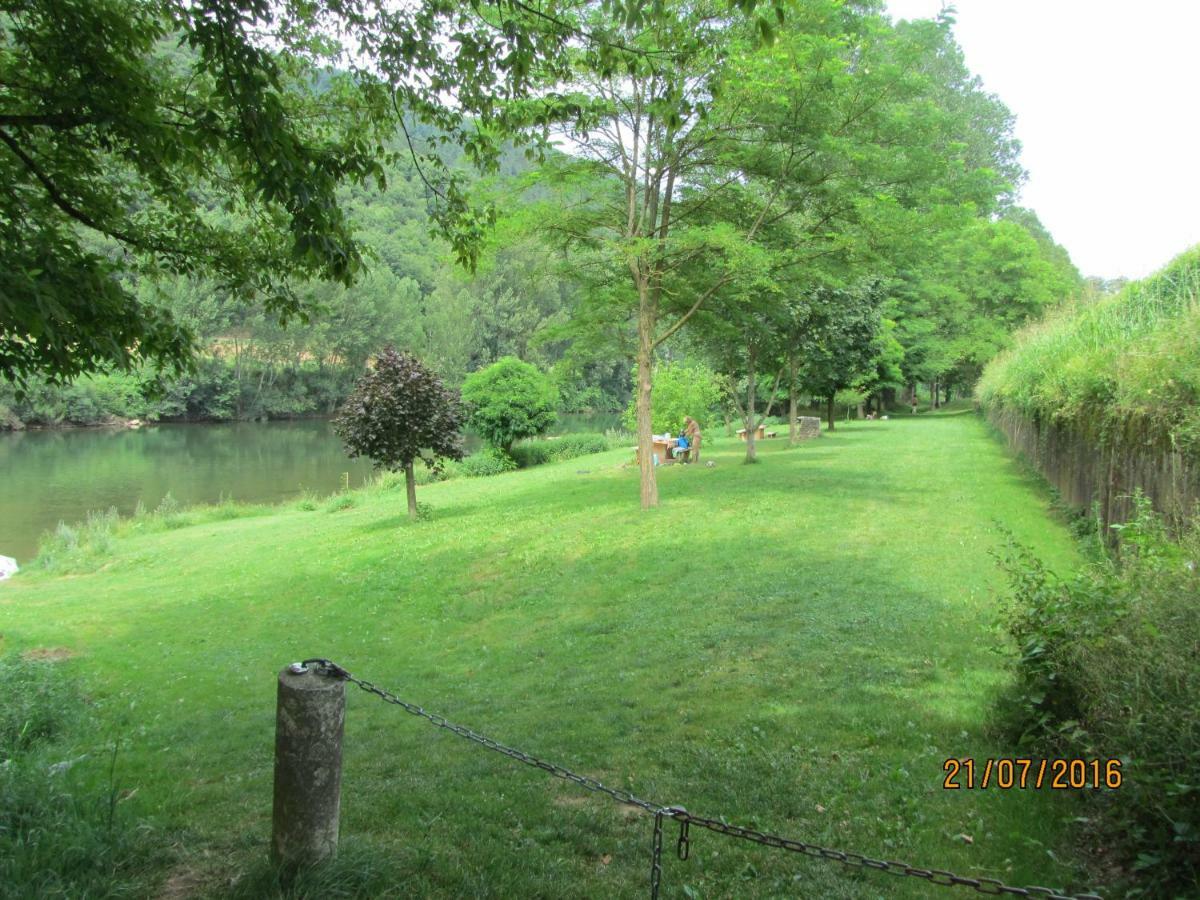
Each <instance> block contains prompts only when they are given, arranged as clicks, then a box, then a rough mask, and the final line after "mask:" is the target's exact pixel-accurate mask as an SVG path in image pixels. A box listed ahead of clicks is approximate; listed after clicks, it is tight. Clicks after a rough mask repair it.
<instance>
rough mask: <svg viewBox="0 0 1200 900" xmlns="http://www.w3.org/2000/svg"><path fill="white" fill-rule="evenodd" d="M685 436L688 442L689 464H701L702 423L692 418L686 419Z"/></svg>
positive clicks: (684, 425) (684, 423) (684, 424)
mask: <svg viewBox="0 0 1200 900" xmlns="http://www.w3.org/2000/svg"><path fill="white" fill-rule="evenodd" d="M683 434H684V436H685V437H686V438H687V442H688V462H700V423H699V422H697V421H696V420H695V419H693V418H692V417H691V416H687V417H685V418H684V420H683Z"/></svg>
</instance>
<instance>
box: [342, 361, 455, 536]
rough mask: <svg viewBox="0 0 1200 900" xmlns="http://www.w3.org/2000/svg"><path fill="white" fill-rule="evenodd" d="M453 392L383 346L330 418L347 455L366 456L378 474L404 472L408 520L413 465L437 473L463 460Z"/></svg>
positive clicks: (413, 509) (412, 509) (413, 496)
mask: <svg viewBox="0 0 1200 900" xmlns="http://www.w3.org/2000/svg"><path fill="white" fill-rule="evenodd" d="M464 418H465V416H464V414H463V409H462V404H461V402H460V400H459V396H458V392H457V391H454V390H451V389H449V388H447V387H446V386H445V385H444V384H442V380H441V379H440V378H439V377H438V376H437V375H436V374H435V373H433V372H431V371H430V370H429V369H427V368H425V366H423V365H422V364H421V362H420V360H418V359H416V358H415V357H413V356H409V355H408V354H407V353H402V352H398V351H397V350H395V349H394V348H392V347H388V348H387V349H386V350H384V351H383V352H382V353H380V354H379V356H378V357H377V358H376V360H375V365H374V367H373V368H372V369H371V371H369V372H367V373H366V374H365V375H363V377H362V378H360V379H359V380H358V384H357V385H355V387H354V392H353V393H352V394H351V395H350V397H349V398H348V399H347V400H346V403H345V405H344V406H343V407H342V410H341V412H340V413H339V414H338V416H337V418H336V419H334V423H333V425H334V429H335V430H336V431H337V434H338V437H340V438H341V439H342V441H343V442H344V443H345V444H346V449H347V451H348V452H349V454H350V455H351V456H365V457H367V458H368V459H370V460H371V461H372V462H374V463H375V467H376V468H379V469H388V470H390V471H393V472H395V471H399V470H401V469H403V470H404V481H405V487H406V488H407V489H408V516H409V518H411V519H415V518H416V517H417V482H416V479H415V477H414V475H413V463H414V462H415V461H416V460H417V459H420V460H421V461H422V462H424V463H425V465H426V466H428V467H429V468H430V469H432V470H433V471H435V472H438V471H440V470H441V468H442V463H443V461H444V460H447V459H462V458H463V447H462V434H461V431H462V426H463V421H464Z"/></svg>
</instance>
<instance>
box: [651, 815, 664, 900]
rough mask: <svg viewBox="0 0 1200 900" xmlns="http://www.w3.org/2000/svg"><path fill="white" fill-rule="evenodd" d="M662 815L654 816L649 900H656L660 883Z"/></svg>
mask: <svg viewBox="0 0 1200 900" xmlns="http://www.w3.org/2000/svg"><path fill="white" fill-rule="evenodd" d="M662 831H663V814H662V811H661V810H660V811H659V812H656V813H655V814H654V842H653V844H652V845H651V849H650V900H658V885H659V882H661V881H662Z"/></svg>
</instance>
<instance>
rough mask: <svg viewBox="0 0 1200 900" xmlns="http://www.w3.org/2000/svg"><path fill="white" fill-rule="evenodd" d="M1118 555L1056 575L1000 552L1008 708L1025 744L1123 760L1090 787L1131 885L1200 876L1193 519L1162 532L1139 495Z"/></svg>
mask: <svg viewBox="0 0 1200 900" xmlns="http://www.w3.org/2000/svg"><path fill="white" fill-rule="evenodd" d="M1135 505H1136V510H1137V514H1136V516H1135V517H1134V519H1133V520H1132V521H1131V522H1129V523H1127V524H1125V525H1123V526H1121V527H1120V530H1121V541H1120V545H1119V555H1114V556H1105V557H1102V558H1101V559H1099V560H1098V561H1097V562H1095V563H1093V564H1091V565H1089V566H1088V567H1087V568H1085V569H1084V571H1083V572H1081V573H1080V574H1079V575H1078V576H1076V577H1075V578H1074V579H1071V580H1064V579H1060V578H1058V577H1056V576H1054V575H1053V574H1052V573H1050V572H1048V571H1047V570H1046V569H1045V567H1044V566H1042V564H1041V563H1040V562H1039V561H1038V560H1037V558H1036V557H1035V556H1034V555H1033V554H1032V553H1030V552H1029V551H1028V550H1025V549H1023V548H1019V547H1016V546H1015V545H1010V547H1009V549H1008V551H1007V552H1006V553H1005V554H1003V556H1002V558H1001V560H1000V561H1001V565H1002V568H1003V569H1004V570H1005V572H1006V573H1007V575H1008V578H1009V583H1010V586H1011V589H1012V595H1011V598H1010V600H1009V602H1008V604H1007V607H1006V615H1005V624H1006V625H1007V629H1008V632H1009V634H1010V635H1011V636H1012V637H1013V638H1014V639H1015V642H1016V646H1017V653H1018V656H1017V662H1016V675H1017V679H1016V683H1015V687H1014V688H1013V690H1012V692H1011V694H1010V695H1008V696H1007V697H1005V698H1004V701H1003V706H1002V711H1003V720H1004V721H1005V723H1006V724H1007V725H1008V727H1009V728H1010V729H1011V731H1012V733H1013V735H1014V736H1015V737H1016V738H1017V740H1018V741H1020V742H1021V743H1023V744H1025V745H1027V746H1029V747H1030V748H1031V749H1032V750H1034V751H1036V752H1039V753H1042V754H1045V755H1053V756H1066V757H1076V756H1082V757H1087V758H1099V759H1110V758H1120V759H1121V760H1122V761H1123V764H1124V770H1123V775H1124V782H1123V785H1122V787H1121V788H1120V790H1106V791H1095V792H1089V793H1088V794H1087V795H1086V796H1087V799H1088V802H1090V803H1092V804H1094V805H1095V811H1096V812H1097V813H1098V815H1097V816H1096V817H1095V818H1096V820H1097V821H1098V822H1099V831H1100V835H1099V836H1100V838H1101V839H1102V840H1103V841H1104V845H1105V847H1106V852H1107V853H1109V854H1111V856H1112V857H1113V859H1114V860H1115V861H1116V862H1117V863H1118V864H1120V865H1121V866H1122V867H1123V869H1124V871H1125V872H1127V873H1129V875H1128V878H1127V882H1128V883H1126V884H1124V885H1122V887H1123V888H1124V889H1125V890H1126V891H1128V892H1129V893H1130V895H1134V894H1138V893H1142V894H1144V895H1161V896H1183V895H1193V894H1194V893H1195V892H1196V890H1197V888H1198V887H1200V803H1197V802H1196V797H1197V795H1198V794H1200V705H1198V704H1197V703H1196V697H1197V696H1200V668H1198V667H1197V664H1196V660H1197V658H1198V657H1200V576H1198V575H1197V572H1196V563H1197V562H1198V561H1200V523H1198V522H1196V521H1194V522H1193V523H1192V527H1191V530H1190V531H1188V532H1187V533H1185V535H1184V536H1183V538H1182V540H1181V542H1180V543H1172V542H1170V541H1169V540H1168V539H1167V537H1166V532H1165V529H1164V527H1163V525H1162V523H1161V521H1160V520H1159V519H1158V518H1156V517H1155V516H1154V515H1153V514H1152V513H1151V512H1150V510H1149V505H1148V503H1147V502H1146V500H1145V499H1144V498H1140V497H1139V498H1136V503H1135Z"/></svg>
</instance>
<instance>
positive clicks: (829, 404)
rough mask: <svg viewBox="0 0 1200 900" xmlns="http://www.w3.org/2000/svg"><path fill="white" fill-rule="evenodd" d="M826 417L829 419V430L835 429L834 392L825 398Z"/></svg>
mask: <svg viewBox="0 0 1200 900" xmlns="http://www.w3.org/2000/svg"><path fill="white" fill-rule="evenodd" d="M825 418H826V419H828V420H829V430H830V431H833V394H830V395H829V396H828V397H826V398H825Z"/></svg>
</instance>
